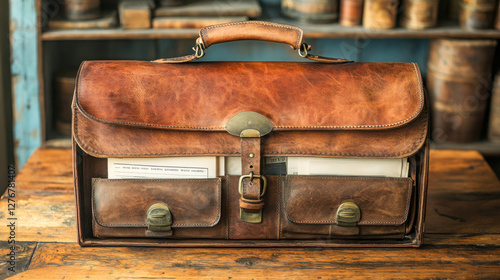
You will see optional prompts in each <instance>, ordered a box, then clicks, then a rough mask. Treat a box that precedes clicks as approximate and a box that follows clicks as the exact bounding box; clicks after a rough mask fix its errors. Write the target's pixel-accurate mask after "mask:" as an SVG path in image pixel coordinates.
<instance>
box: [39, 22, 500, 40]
mask: <svg viewBox="0 0 500 280" xmlns="http://www.w3.org/2000/svg"><path fill="white" fill-rule="evenodd" d="M264 20H268V19H264ZM271 21H274V22H278V23H284V24H291V25H296V26H299V27H301V28H302V29H303V30H304V35H305V37H306V38H359V39H387V38H405V39H433V38H443V37H453V38H462V39H500V30H496V29H486V30H465V29H461V28H460V27H458V26H456V24H453V23H441V24H440V25H439V26H437V27H434V28H429V29H424V30H410V29H406V28H402V27H398V28H394V29H387V30H371V29H365V28H363V27H362V26H355V27H345V26H342V25H340V24H338V23H329V24H306V23H299V22H296V21H293V20H288V19H282V18H280V19H275V20H271ZM196 37H198V29H135V30H133V29H128V30H127V29H122V28H112V29H67V30H48V31H45V32H43V33H42V35H41V39H42V40H43V41H57V40H60V41H62V40H115V39H134V40H135V39H192V38H196Z"/></svg>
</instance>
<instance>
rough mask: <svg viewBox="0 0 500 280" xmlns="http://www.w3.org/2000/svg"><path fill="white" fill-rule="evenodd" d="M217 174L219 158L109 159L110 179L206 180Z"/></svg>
mask: <svg viewBox="0 0 500 280" xmlns="http://www.w3.org/2000/svg"><path fill="white" fill-rule="evenodd" d="M216 174H217V157H166V158H109V159H108V179H133V178H137V179H152V178H153V179H186V178H198V179H206V178H215V177H216Z"/></svg>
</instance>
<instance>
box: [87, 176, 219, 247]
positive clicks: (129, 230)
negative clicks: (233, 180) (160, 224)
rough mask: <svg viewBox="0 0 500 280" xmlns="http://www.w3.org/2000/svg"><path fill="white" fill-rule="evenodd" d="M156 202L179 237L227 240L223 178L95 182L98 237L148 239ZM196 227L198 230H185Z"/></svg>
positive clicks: (95, 228)
mask: <svg viewBox="0 0 500 280" xmlns="http://www.w3.org/2000/svg"><path fill="white" fill-rule="evenodd" d="M154 203H164V204H166V205H167V206H168V207H169V209H170V211H171V213H172V217H173V224H172V228H173V231H174V234H175V236H176V237H184V238H186V237H191V238H193V237H198V238H202V237H204V238H224V232H225V229H224V223H223V222H222V223H221V225H220V226H218V224H219V222H220V218H221V211H222V210H221V207H222V188H221V180H220V179H207V180H194V179H191V180H187V179H186V180H184V179H182V180H181V179H179V180H138V179H130V180H128V179H123V180H108V179H99V178H95V179H94V180H93V182H92V212H93V216H94V219H93V221H94V235H95V236H97V237H116V236H117V235H116V234H117V232H118V234H120V235H119V236H121V237H144V236H146V233H145V231H146V229H147V224H146V216H147V211H148V208H149V207H150V206H151V205H152V204H154ZM183 228H195V230H194V231H186V230H182V229H183Z"/></svg>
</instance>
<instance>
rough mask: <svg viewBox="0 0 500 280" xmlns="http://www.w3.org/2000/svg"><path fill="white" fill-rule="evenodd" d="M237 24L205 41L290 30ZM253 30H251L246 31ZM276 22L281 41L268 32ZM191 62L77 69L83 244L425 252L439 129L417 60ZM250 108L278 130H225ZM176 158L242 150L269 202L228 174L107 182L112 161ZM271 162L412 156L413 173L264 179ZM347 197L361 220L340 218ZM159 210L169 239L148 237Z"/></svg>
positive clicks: (251, 183)
mask: <svg viewBox="0 0 500 280" xmlns="http://www.w3.org/2000/svg"><path fill="white" fill-rule="evenodd" d="M238 26H239V27H238V28H236V29H233V28H235V26H233V25H227V26H223V27H222V28H215V29H214V30H211V29H207V30H206V32H205V33H203V34H204V36H203V38H202V39H203V43H204V44H205V46H208V45H210V44H215V43H218V42H222V41H230V40H233V39H234V40H239V39H251V38H255V39H260V40H267V39H273V38H268V37H269V36H271V35H272V34H274V33H273V32H275V31H276V30H275V29H274V28H277V30H281V31H283V30H282V28H283V27H281V26H271V27H269V26H267V25H265V24H257V27H255V26H253V27H252V24H248V25H245V24H241V25H238ZM247 27H248V28H249V29H248V30H251V32H249V33H248V34H247V35H248V36H247V35H245V34H236V33H238V32H237V31H239V32H241V31H242V30H246V28H247ZM268 27H269V28H271V31H270V32H269V34H271V35H269V34H264V35H263V34H261V32H260V31H262V30H261V28H264V29H266V28H268ZM255 28H257V29H255ZM255 30H257V31H255ZM286 30H288V29H286ZM281 31H279V32H281ZM276 32H277V31H276ZM289 32H290V33H289V34H288V33H286V32H285V33H286V34H284V37H283V38H282V40H283V42H285V43H288V44H291V45H292V43H293V42H295V41H292V39H291V38H295V39H296V38H298V37H297V36H299V35H300V36H299V37H300V38H301V34H298V33H297V32H296V30H294V29H293V28H292V29H290V31H289ZM202 39H199V40H202ZM295 39H294V40H295ZM301 40H302V39H300V40H299V41H301ZM298 46H300V45H298ZM185 60H186V61H182V59H181V60H179V63H172V64H169V63H166V64H162V63H154V62H139V61H91V62H84V63H83V64H82V65H81V67H80V71H79V74H78V77H77V86H76V90H75V96H74V99H73V105H72V109H73V166H74V178H75V194H76V201H77V227H78V235H79V242H80V244H81V245H82V246H159V247H245V246H247V247H269V246H273V247H282V246H297V247H318V246H325V247H345V246H350V247H417V246H420V245H421V244H422V242H423V230H424V221H425V219H424V218H425V203H426V193H427V179H428V149H429V147H428V129H429V127H428V114H427V108H428V105H427V98H426V95H425V92H424V90H423V86H422V78H421V76H420V71H419V70H418V66H417V65H416V64H412V63H344V64H331V63H318V62H315V63H294V62H288V63H284V62H208V63H194V62H189V63H184V62H187V61H188V60H190V59H185ZM327 60H328V59H327ZM319 61H321V59H319ZM327 62H328V61H327ZM245 111H253V112H257V113H259V114H261V115H263V116H264V117H266V118H267V119H268V120H269V121H270V122H271V123H272V125H273V129H272V131H271V132H270V133H268V134H266V135H264V136H262V137H258V138H256V137H253V138H241V137H239V136H234V135H231V134H229V133H228V132H227V131H226V130H225V127H226V123H227V122H228V120H229V119H231V118H232V117H234V116H235V115H236V114H238V113H241V112H245ZM248 125H249V124H248ZM176 156H183V157H189V156H241V160H242V174H244V175H246V174H252V173H253V174H256V175H264V176H265V177H266V178H267V189H266V192H265V194H263V195H261V192H262V190H263V181H261V180H260V179H253V180H252V179H244V180H242V187H241V190H242V191H241V193H240V191H239V189H240V187H239V182H240V176H229V175H226V176H220V177H218V178H214V179H197V180H178V179H170V180H169V179H163V180H154V179H148V180H136V179H120V180H116V179H115V180H113V179H107V158H110V157H139V158H140V157H176ZM269 156H304V157H307V156H314V157H327V158H328V157H331V158H403V157H409V159H410V161H409V162H410V173H409V176H408V177H407V178H377V177H338V176H294V175H290V174H289V175H281V176H277V175H266V174H263V173H264V172H265V168H264V167H265V165H264V158H265V157H269ZM345 202H354V203H356V204H357V205H358V206H359V208H360V213H361V216H360V220H359V221H358V222H356V224H355V225H351V226H346V225H343V224H342V223H338V221H337V220H336V212H337V209H338V208H339V206H340V205H341V204H343V203H345ZM154 203H164V204H166V205H168V207H169V209H170V210H171V214H172V219H173V224H172V228H171V231H169V232H167V233H157V232H153V234H152V233H151V230H148V225H147V210H148V208H149V207H150V206H151V205H152V204H154ZM242 210H244V211H247V212H248V213H257V212H259V211H262V222H260V223H248V222H245V221H242V220H241V218H240V211H242Z"/></svg>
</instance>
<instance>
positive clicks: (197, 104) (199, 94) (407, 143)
mask: <svg viewBox="0 0 500 280" xmlns="http://www.w3.org/2000/svg"><path fill="white" fill-rule="evenodd" d="M424 103H425V102H424V92H423V89H422V80H421V77H420V72H419V70H418V67H417V66H416V64H411V63H347V64H322V63H284V62H213V63H210V62H207V63H188V64H156V63H149V62H138V61H120V62H115V61H101V62H97V61H96V62H84V63H83V64H82V66H81V68H80V71H79V75H78V80H77V87H76V90H75V99H74V104H73V106H74V127H73V132H74V137H75V140H76V141H77V143H78V144H79V146H80V147H81V148H82V149H83V150H84V151H85V152H87V153H89V154H91V155H93V156H96V157H110V156H126V157H141V156H179V155H238V154H239V153H240V143H239V140H238V137H237V136H233V135H230V134H229V133H228V132H227V131H226V128H227V127H226V126H227V124H228V122H229V120H230V119H231V118H233V117H234V116H236V115H238V114H240V113H242V112H247V111H250V112H256V113H258V114H260V115H262V116H264V117H265V118H266V119H267V120H268V121H269V123H270V124H272V132H271V134H269V137H268V139H267V140H263V141H268V142H269V143H264V144H265V145H268V146H266V148H265V149H264V150H263V153H264V154H267V155H296V154H297V152H300V153H303V154H304V155H322V156H332V157H335V156H337V157H342V156H353V157H404V156H408V155H411V154H413V153H415V152H416V151H417V150H418V149H419V148H420V147H421V146H422V145H423V143H424V141H425V138H426V133H427V119H426V117H427V116H426V114H423V113H422V112H423V111H425V110H424ZM304 137H305V139H302V138H304ZM310 139H315V141H309V140H310ZM364 139H366V141H365V140H364ZM316 140H317V141H316ZM287 141H288V142H287ZM332 141H334V142H336V143H338V144H337V145H331V143H332ZM278 142H279V143H278ZM298 142H300V143H301V145H302V146H300V147H299V150H300V151H294V149H296V148H297V145H296V143H298ZM359 142H363V143H365V145H367V146H366V147H365V148H363V147H359V146H363V144H360V145H358V144H359ZM111 143H112V144H111ZM274 143H276V144H277V145H276V146H273V145H274ZM325 145H326V147H325ZM287 147H288V148H287ZM350 149H351V150H352V151H351V152H349V150H350Z"/></svg>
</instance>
